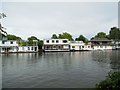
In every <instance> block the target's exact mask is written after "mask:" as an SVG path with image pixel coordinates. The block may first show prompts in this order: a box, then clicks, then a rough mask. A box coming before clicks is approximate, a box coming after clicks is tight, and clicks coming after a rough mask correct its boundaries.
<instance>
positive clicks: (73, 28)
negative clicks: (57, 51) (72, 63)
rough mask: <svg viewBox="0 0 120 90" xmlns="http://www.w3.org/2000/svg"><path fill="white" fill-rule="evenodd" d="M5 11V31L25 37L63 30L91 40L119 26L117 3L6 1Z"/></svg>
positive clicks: (47, 36) (3, 5) (42, 36)
mask: <svg viewBox="0 0 120 90" xmlns="http://www.w3.org/2000/svg"><path fill="white" fill-rule="evenodd" d="M2 12H4V13H5V14H6V15H7V17H6V18H4V19H3V25H4V26H5V27H6V28H7V30H6V31H7V32H8V33H9V34H15V35H18V36H20V37H22V38H23V39H27V37H29V36H36V37H37V38H39V39H45V38H50V37H51V35H52V34H54V33H55V34H59V33H63V32H68V33H70V34H72V35H73V38H76V37H78V36H79V35H80V34H83V35H84V36H86V37H87V38H88V39H90V38H91V37H92V36H94V35H95V34H96V33H98V32H101V31H102V32H105V33H108V32H109V30H110V28H111V27H113V26H118V3H117V2H66V3H65V2H3V3H2Z"/></svg>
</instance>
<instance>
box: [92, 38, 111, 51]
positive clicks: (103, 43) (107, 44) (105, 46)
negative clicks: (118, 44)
mask: <svg viewBox="0 0 120 90" xmlns="http://www.w3.org/2000/svg"><path fill="white" fill-rule="evenodd" d="M90 42H91V45H92V48H93V50H112V49H113V45H112V40H109V39H107V38H94V39H92V40H91V41H90Z"/></svg>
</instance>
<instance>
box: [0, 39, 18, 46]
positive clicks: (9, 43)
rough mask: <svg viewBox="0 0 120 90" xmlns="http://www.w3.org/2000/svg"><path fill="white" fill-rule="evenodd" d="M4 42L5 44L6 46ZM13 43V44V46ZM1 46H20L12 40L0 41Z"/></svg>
mask: <svg viewBox="0 0 120 90" xmlns="http://www.w3.org/2000/svg"><path fill="white" fill-rule="evenodd" d="M2 42H4V44H3V43H2ZM11 42H13V44H11ZM0 46H18V44H17V41H12V40H7V41H3V40H0Z"/></svg>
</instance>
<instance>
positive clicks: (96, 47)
mask: <svg viewBox="0 0 120 90" xmlns="http://www.w3.org/2000/svg"><path fill="white" fill-rule="evenodd" d="M93 49H94V50H107V49H110V50H111V49H113V47H112V46H93Z"/></svg>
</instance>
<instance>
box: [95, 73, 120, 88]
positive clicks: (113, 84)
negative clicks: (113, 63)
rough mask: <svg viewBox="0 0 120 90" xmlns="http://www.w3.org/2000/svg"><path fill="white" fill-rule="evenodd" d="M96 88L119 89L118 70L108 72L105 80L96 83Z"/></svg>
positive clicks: (119, 75) (119, 76) (119, 78)
mask: <svg viewBox="0 0 120 90" xmlns="http://www.w3.org/2000/svg"><path fill="white" fill-rule="evenodd" d="M96 88H97V89H101V90H111V89H118V88H119V89H120V72H113V73H112V72H110V73H108V76H107V77H106V79H105V80H103V81H101V82H100V83H98V84H96Z"/></svg>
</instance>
